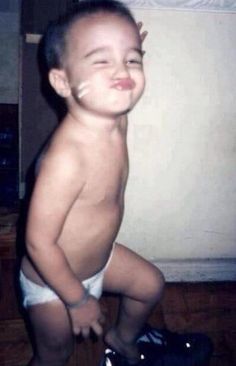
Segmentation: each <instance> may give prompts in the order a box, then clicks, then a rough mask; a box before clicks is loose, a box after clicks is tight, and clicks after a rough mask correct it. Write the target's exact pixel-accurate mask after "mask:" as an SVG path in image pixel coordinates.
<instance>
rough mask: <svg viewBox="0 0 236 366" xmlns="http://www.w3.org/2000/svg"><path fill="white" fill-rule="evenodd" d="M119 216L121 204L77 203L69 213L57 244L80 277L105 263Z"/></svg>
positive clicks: (98, 268) (120, 215)
mask: <svg viewBox="0 0 236 366" xmlns="http://www.w3.org/2000/svg"><path fill="white" fill-rule="evenodd" d="M122 217H123V205H118V204H112V205H111V204H109V205H107V204H106V205H98V206H96V207H79V206H78V207H76V208H74V210H72V211H71V212H70V214H69V215H68V218H67V220H66V222H65V225H64V227H63V230H62V233H61V236H60V238H59V241H58V245H60V247H61V248H62V250H63V252H64V253H65V256H66V257H67V260H68V262H69V263H70V266H71V268H72V270H73V272H74V273H75V274H76V275H77V276H78V277H79V278H80V279H81V280H84V279H86V278H88V277H90V276H92V275H93V274H95V273H96V272H98V271H99V270H101V269H102V268H103V267H104V266H105V265H106V262H107V260H108V258H109V255H110V251H111V249H112V246H113V243H114V241H115V239H116V236H117V233H118V230H119V228H120V225H121V221H122Z"/></svg>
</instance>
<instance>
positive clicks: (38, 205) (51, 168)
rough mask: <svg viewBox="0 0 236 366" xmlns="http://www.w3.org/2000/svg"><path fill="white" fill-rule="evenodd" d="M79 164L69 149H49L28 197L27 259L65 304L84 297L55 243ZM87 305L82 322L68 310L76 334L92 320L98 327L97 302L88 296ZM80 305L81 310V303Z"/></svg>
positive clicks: (75, 191)
mask: <svg viewBox="0 0 236 366" xmlns="http://www.w3.org/2000/svg"><path fill="white" fill-rule="evenodd" d="M79 165H80V164H78V159H77V158H74V154H73V153H71V149H70V150H69V152H68V151H67V152H65V151H64V152H61V153H58V152H57V153H56V154H52V153H50V151H49V153H48V154H47V157H46V158H45V159H44V160H43V162H42V166H41V169H40V173H39V176H38V179H37V182H36V186H35V190H34V193H33V196H32V200H31V205H30V211H29V218H28V225H27V233H26V236H27V237H26V242H27V250H28V253H29V256H30V258H31V260H32V261H33V263H34V265H35V267H36V268H37V270H38V271H39V273H40V274H41V276H42V277H43V279H44V280H45V281H46V283H47V284H48V285H49V286H50V287H52V288H53V290H54V291H55V292H56V293H57V294H58V295H59V297H60V298H61V299H62V301H63V302H64V303H65V304H74V303H76V302H79V301H80V300H81V299H83V298H84V296H85V290H84V288H83V286H82V284H81V283H80V282H79V281H78V279H77V277H76V276H75V275H74V273H73V272H72V270H71V268H70V266H69V263H68V261H67V259H66V257H65V255H64V252H63V251H62V250H61V248H60V246H59V245H58V243H57V241H58V238H59V237H60V234H61V231H62V228H63V224H64V222H65V219H66V217H67V214H68V212H69V210H70V208H71V207H72V205H73V203H74V202H75V200H76V198H77V197H78V195H79V193H80V191H81V190H82V188H83V184H84V181H83V178H82V176H83V173H82V169H81V167H80V166H79ZM95 302H96V304H95ZM87 307H88V308H90V314H87V319H86V320H87V322H86V324H85V325H83V324H84V319H83V318H84V316H83V317H80V316H79V315H80V314H79V310H80V308H77V309H73V311H72V310H71V311H69V312H70V313H73V321H72V323H73V328H74V332H75V333H79V332H80V331H81V330H82V328H83V326H86V328H89V327H90V326H91V324H92V323H93V324H95V329H94V330H95V331H96V330H97V331H98V332H100V330H101V329H99V328H98V323H99V321H98V319H99V317H100V316H101V313H100V308H99V305H98V303H97V301H96V300H95V299H94V298H92V299H91V298H90V297H89V298H88V301H87V304H86V309H87ZM82 308H83V309H82ZM82 308H81V311H82V310H83V313H84V308H85V306H82ZM85 312H86V311H85ZM86 313H87V312H86ZM80 318H81V319H80ZM90 318H91V319H90ZM81 321H82V322H81Z"/></svg>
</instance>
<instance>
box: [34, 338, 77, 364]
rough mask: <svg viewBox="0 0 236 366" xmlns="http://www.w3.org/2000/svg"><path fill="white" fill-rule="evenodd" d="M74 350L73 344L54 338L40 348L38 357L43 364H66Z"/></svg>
mask: <svg viewBox="0 0 236 366" xmlns="http://www.w3.org/2000/svg"><path fill="white" fill-rule="evenodd" d="M72 352H73V344H72V343H69V344H65V343H64V342H61V341H60V340H59V339H55V338H54V340H53V339H52V340H51V342H50V343H48V344H47V345H44V346H43V347H41V348H40V349H38V352H37V357H38V358H39V359H40V360H41V362H42V365H52V366H53V365H66V364H67V361H68V360H69V358H70V356H71V355H72Z"/></svg>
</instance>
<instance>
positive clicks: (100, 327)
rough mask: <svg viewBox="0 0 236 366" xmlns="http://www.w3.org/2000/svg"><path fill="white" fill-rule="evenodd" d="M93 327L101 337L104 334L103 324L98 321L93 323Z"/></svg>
mask: <svg viewBox="0 0 236 366" xmlns="http://www.w3.org/2000/svg"><path fill="white" fill-rule="evenodd" d="M91 328H92V330H93V331H94V333H95V334H96V335H97V336H98V337H100V336H101V335H102V333H103V328H102V326H101V324H99V323H98V322H95V323H93V324H92V326H91Z"/></svg>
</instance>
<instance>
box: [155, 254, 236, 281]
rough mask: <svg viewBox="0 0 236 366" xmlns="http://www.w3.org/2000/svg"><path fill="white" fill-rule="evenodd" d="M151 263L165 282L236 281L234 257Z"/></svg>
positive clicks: (167, 260) (235, 260) (163, 260)
mask: <svg viewBox="0 0 236 366" xmlns="http://www.w3.org/2000/svg"><path fill="white" fill-rule="evenodd" d="M153 263H154V264H155V265H156V266H157V267H158V268H160V270H161V271H162V272H163V274H164V276H165V278H166V281H167V282H213V281H236V258H232V259H231V258H222V259H221V258H212V259H160V260H154V261H153Z"/></svg>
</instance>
